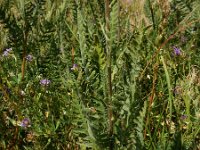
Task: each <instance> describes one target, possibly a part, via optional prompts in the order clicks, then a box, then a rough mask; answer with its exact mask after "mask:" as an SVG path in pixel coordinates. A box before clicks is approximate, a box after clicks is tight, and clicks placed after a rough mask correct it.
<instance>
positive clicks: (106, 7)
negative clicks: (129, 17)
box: [105, 0, 114, 150]
mask: <svg viewBox="0 0 200 150" xmlns="http://www.w3.org/2000/svg"><path fill="white" fill-rule="evenodd" d="M109 4H110V2H109V0H105V19H106V33H107V35H108V33H109V31H110V25H109V20H110V8H109ZM106 52H107V75H108V76H107V87H108V118H109V129H108V130H109V136H110V143H109V149H110V150H113V149H114V142H113V119H112V118H113V112H112V81H111V72H112V70H111V47H110V42H109V41H108V40H106Z"/></svg>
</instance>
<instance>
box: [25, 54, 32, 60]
mask: <svg viewBox="0 0 200 150" xmlns="http://www.w3.org/2000/svg"><path fill="white" fill-rule="evenodd" d="M26 60H27V61H29V62H31V61H32V60H33V56H32V55H30V54H29V55H27V56H26Z"/></svg>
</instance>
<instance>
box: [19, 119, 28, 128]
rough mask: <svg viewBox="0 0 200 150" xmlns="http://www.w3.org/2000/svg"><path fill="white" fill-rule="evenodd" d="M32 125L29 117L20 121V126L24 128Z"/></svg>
mask: <svg viewBox="0 0 200 150" xmlns="http://www.w3.org/2000/svg"><path fill="white" fill-rule="evenodd" d="M30 125H31V121H30V119H29V118H24V119H23V120H22V121H21V123H20V126H21V127H23V128H26V127H29V126H30Z"/></svg>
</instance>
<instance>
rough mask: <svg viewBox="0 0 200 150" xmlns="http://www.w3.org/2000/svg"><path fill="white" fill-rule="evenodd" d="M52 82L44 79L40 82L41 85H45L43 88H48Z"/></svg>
mask: <svg viewBox="0 0 200 150" xmlns="http://www.w3.org/2000/svg"><path fill="white" fill-rule="evenodd" d="M50 82H51V81H50V80H48V79H42V80H40V84H41V85H43V86H48V85H49V84H50Z"/></svg>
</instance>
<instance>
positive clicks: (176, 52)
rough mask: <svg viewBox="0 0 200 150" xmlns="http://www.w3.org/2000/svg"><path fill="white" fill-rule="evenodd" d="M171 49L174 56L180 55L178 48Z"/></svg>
mask: <svg viewBox="0 0 200 150" xmlns="http://www.w3.org/2000/svg"><path fill="white" fill-rule="evenodd" d="M173 49H174V54H175V55H176V56H179V55H181V50H180V49H179V48H177V47H175V46H173Z"/></svg>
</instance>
